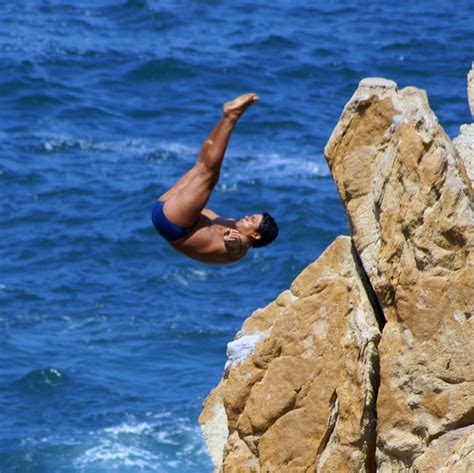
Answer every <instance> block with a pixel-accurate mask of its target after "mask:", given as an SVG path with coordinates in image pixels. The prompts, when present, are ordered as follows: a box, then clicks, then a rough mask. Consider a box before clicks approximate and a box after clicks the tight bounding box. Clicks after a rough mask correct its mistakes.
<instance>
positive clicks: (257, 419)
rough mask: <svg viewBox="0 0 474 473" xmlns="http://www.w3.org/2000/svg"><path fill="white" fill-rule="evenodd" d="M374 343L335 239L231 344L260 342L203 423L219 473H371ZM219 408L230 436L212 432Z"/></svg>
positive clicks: (349, 262) (344, 252) (358, 286)
mask: <svg viewBox="0 0 474 473" xmlns="http://www.w3.org/2000/svg"><path fill="white" fill-rule="evenodd" d="M379 336H380V332H379V327H378V324H377V321H376V319H375V316H374V312H373V309H372V306H371V303H370V302H369V299H368V297H367V295H366V291H365V289H364V286H363V284H362V281H361V278H360V275H359V273H358V269H357V262H356V260H355V259H354V254H353V252H352V249H351V241H350V239H349V238H348V237H339V238H338V239H336V241H335V242H334V243H333V244H332V245H331V246H330V247H329V248H328V249H327V250H326V251H325V252H324V254H323V255H322V256H321V257H320V258H319V259H318V260H317V261H316V262H315V263H313V264H311V265H310V266H308V267H307V268H306V269H305V270H304V271H303V272H302V273H301V274H300V275H299V276H298V277H297V278H296V280H295V281H294V282H293V284H292V286H291V290H288V291H285V292H283V293H282V294H281V295H280V296H279V297H278V299H277V300H276V301H274V302H272V303H271V304H270V305H269V306H267V307H266V308H265V309H263V310H257V311H256V312H255V313H254V314H253V315H252V316H251V317H250V318H249V319H247V320H246V321H245V323H244V326H243V328H242V330H241V332H240V333H239V334H238V335H237V339H236V341H235V342H232V344H234V345H235V344H236V343H238V341H239V340H241V339H243V338H247V339H251V340H256V343H255V345H254V347H253V349H252V350H248V348H245V349H244V350H245V353H246V358H242V357H235V356H234V360H237V361H234V362H232V363H228V364H227V369H226V373H225V376H224V378H223V380H222V381H221V383H220V384H219V386H218V387H217V388H216V389H215V390H214V391H213V392H212V393H211V395H210V396H209V398H208V399H207V401H206V403H205V407H204V410H203V413H202V415H201V417H200V423H201V426H202V428H203V431H204V433H205V435H206V438H207V439H208V444H209V447H210V450H211V451H212V452H216V453H214V454H213V459H214V462H215V464H216V467H217V468H218V470H219V471H223V472H236V471H242V472H246V471H249V472H250V471H255V472H259V471H262V472H263V471H266V472H270V471H271V472H273V471H275V472H279V471H289V472H290V471H291V472H295V473H296V472H304V471H315V470H316V469H317V470H318V471H327V472H331V471H354V472H356V471H360V472H362V471H367V469H370V468H372V466H371V464H370V462H372V461H373V458H374V449H375V443H374V442H375V422H374V402H375V391H376V389H375V386H376V378H377V374H376V372H377V369H378V362H377V351H376V345H377V343H378V340H379ZM232 344H230V345H232ZM243 346H245V344H243ZM223 408H224V410H225V412H226V415H227V427H228V430H229V432H228V433H227V432H225V429H222V428H221V427H218V428H215V427H213V426H215V425H216V424H220V422H221V421H219V420H217V419H220V416H221V412H222V411H223ZM216 420H217V422H216ZM211 432H212V433H211ZM214 432H220V436H219V435H214Z"/></svg>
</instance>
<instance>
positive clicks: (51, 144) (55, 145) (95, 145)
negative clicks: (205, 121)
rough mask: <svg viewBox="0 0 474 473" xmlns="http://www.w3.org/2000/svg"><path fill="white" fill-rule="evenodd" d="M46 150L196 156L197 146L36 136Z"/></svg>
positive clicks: (148, 140)
mask: <svg viewBox="0 0 474 473" xmlns="http://www.w3.org/2000/svg"><path fill="white" fill-rule="evenodd" d="M38 138H39V139H40V141H41V143H42V145H43V148H44V149H45V150H46V151H47V152H49V153H50V152H53V151H58V150H67V149H71V148H80V149H81V150H86V151H87V150H92V151H113V152H120V153H122V154H127V153H130V152H132V153H133V154H145V153H156V152H162V153H164V154H167V153H168V154H177V155H180V156H197V154H198V152H199V148H197V147H194V146H188V145H185V144H183V143H174V142H164V143H162V142H161V143H160V142H157V141H154V140H150V139H142V138H132V139H125V140H116V141H115V140H114V141H107V140H105V141H96V140H93V139H89V138H78V137H73V136H70V135H63V134H61V135H54V136H50V137H45V136H39V137H38Z"/></svg>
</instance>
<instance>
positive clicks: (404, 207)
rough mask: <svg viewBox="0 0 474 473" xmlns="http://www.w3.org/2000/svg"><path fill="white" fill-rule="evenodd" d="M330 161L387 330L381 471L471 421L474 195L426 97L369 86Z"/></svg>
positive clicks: (383, 83)
mask: <svg viewBox="0 0 474 473" xmlns="http://www.w3.org/2000/svg"><path fill="white" fill-rule="evenodd" d="M325 156H326V159H327V161H328V164H329V167H330V169H331V173H332V175H333V177H334V180H335V181H336V184H337V187H338V191H339V194H340V196H341V199H342V201H343V204H344V206H345V209H346V212H347V215H348V217H349V221H350V227H351V232H352V237H353V241H354V245H355V248H356V251H357V253H358V255H359V257H360V259H361V262H362V265H363V268H364V270H365V272H366V274H367V275H368V278H369V280H370V284H371V286H372V288H373V290H374V292H375V294H376V297H377V300H378V302H379V304H380V306H381V308H382V310H383V314H384V317H385V319H386V321H387V323H386V325H385V327H384V330H383V334H382V339H381V342H380V344H379V356H380V389H379V393H378V399H377V469H378V471H399V472H403V471H409V470H410V468H411V467H412V465H413V464H414V462H415V460H416V459H417V458H418V457H420V456H422V455H423V454H425V452H426V451H427V450H428V449H429V448H430V445H431V443H432V442H434V441H435V440H436V439H438V438H440V437H442V436H444V435H446V434H447V433H449V432H450V431H455V430H458V429H462V428H463V427H466V426H469V425H471V424H473V422H474V405H473V403H472V399H474V329H473V327H474V317H473V315H474V300H473V299H474V259H473V258H474V255H473V247H474V219H473V207H472V198H473V194H472V184H471V181H470V179H469V177H468V174H467V172H466V168H465V166H464V164H463V162H462V159H461V157H460V155H459V153H458V152H457V150H456V148H455V147H454V145H453V143H452V142H451V140H450V139H449V137H448V136H447V135H446V133H445V132H444V131H443V129H442V127H441V126H440V125H439V123H438V121H437V119H436V117H435V115H434V114H433V112H432V111H431V109H430V107H429V104H428V100H427V96H426V94H425V92H424V91H422V90H419V89H416V88H413V87H407V88H405V89H402V90H398V88H397V85H396V84H395V83H394V82H392V81H387V80H385V79H365V80H363V81H362V82H361V83H360V85H359V88H358V89H357V91H356V92H355V94H354V95H353V97H352V98H351V99H350V101H349V102H348V104H347V105H346V107H345V108H344V111H343V113H342V116H341V118H340V120H339V123H338V124H337V126H336V128H335V130H334V132H333V134H332V136H331V138H330V140H329V142H328V144H327V145H326V147H325Z"/></svg>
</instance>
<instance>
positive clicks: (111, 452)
mask: <svg viewBox="0 0 474 473" xmlns="http://www.w3.org/2000/svg"><path fill="white" fill-rule="evenodd" d="M145 419H146V420H145V421H143V420H142V421H139V420H138V419H136V418H135V417H133V416H132V417H130V418H129V419H127V420H126V421H124V422H121V423H120V424H117V425H113V426H110V427H106V428H104V429H101V430H99V431H96V432H89V438H88V439H87V440H86V444H88V447H86V449H85V450H84V451H83V452H82V453H81V454H80V455H79V456H78V457H77V458H76V459H75V460H74V463H73V464H74V466H75V467H76V468H77V469H78V470H79V471H80V472H82V473H86V472H91V473H92V472H97V471H110V470H114V471H115V470H120V471H127V472H128V471H158V472H161V473H165V472H171V471H172V472H176V471H182V467H183V465H187V466H188V467H191V468H190V471H192V466H193V465H195V466H196V465H197V463H199V461H201V462H202V461H206V460H207V458H206V455H207V454H206V450H205V446H204V442H203V439H202V436H201V434H200V431H199V429H198V428H197V426H195V425H190V424H189V421H188V420H186V419H183V418H180V417H176V416H175V415H174V414H173V413H170V412H165V413H159V414H151V413H147V415H146V417H145ZM173 452H174V453H173ZM176 457H178V458H180V460H179V461H177V460H176ZM196 460H198V462H196Z"/></svg>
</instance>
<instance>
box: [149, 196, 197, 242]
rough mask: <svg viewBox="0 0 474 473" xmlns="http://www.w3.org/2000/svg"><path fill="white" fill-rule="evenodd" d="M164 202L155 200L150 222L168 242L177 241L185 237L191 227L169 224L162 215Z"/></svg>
mask: <svg viewBox="0 0 474 473" xmlns="http://www.w3.org/2000/svg"><path fill="white" fill-rule="evenodd" d="M163 205H164V202H162V201H161V200H157V201H156V202H155V205H154V207H153V210H152V212H151V221H152V222H153V225H154V226H155V228H156V229H157V231H158V233H159V234H160V235H161V236H162V237H163V238H164V239H165V240H168V241H174V240H179V239H180V238H183V237H184V236H186V235H187V234H188V233H189V232H190V231H191V230H192V227H189V228H183V227H180V226H178V225H175V224H174V223H172V222H170V221H169V220H168V219H167V218H166V216H165V214H164V213H163Z"/></svg>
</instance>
